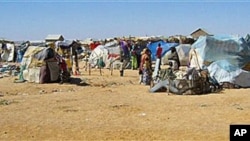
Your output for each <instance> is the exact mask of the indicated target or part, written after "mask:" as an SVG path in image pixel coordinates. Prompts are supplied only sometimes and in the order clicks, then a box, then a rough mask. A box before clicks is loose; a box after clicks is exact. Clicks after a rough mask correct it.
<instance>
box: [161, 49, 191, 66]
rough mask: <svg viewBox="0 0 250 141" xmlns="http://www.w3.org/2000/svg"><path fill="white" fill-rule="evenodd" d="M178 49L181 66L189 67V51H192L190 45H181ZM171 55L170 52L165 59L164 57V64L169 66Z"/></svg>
mask: <svg viewBox="0 0 250 141" xmlns="http://www.w3.org/2000/svg"><path fill="white" fill-rule="evenodd" d="M175 48H176V51H177V53H178V56H179V59H180V63H181V66H187V65H188V59H189V51H190V49H191V45H190V44H180V45H178V46H177V47H175ZM170 54H171V51H168V52H167V53H166V54H165V55H164V56H163V57H162V64H164V65H165V64H168V58H169V56H170Z"/></svg>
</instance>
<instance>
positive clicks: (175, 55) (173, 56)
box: [168, 47, 181, 70]
mask: <svg viewBox="0 0 250 141" xmlns="http://www.w3.org/2000/svg"><path fill="white" fill-rule="evenodd" d="M168 60H169V61H171V60H173V61H175V62H176V63H177V66H176V67H175V65H174V64H173V67H174V69H176V70H179V67H180V66H181V63H180V59H179V55H178V53H177V51H176V48H175V47H172V48H171V54H170V56H169V58H168Z"/></svg>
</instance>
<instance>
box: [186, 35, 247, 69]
mask: <svg viewBox="0 0 250 141" xmlns="http://www.w3.org/2000/svg"><path fill="white" fill-rule="evenodd" d="M192 48H193V49H194V51H195V53H191V60H190V66H191V67H197V68H198V67H199V66H200V67H201V68H206V67H207V66H208V65H209V64H211V63H212V62H214V61H218V60H227V61H228V62H229V63H230V64H232V65H233V66H236V67H237V68H242V67H244V65H246V64H247V63H248V62H250V47H249V46H248V44H247V43H246V41H245V40H244V38H242V37H237V36H201V37H200V38H199V39H198V40H197V41H196V42H195V43H194V44H193V45H192ZM198 65H199V66H198Z"/></svg>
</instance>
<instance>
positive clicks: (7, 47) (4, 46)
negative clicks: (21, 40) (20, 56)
mask: <svg viewBox="0 0 250 141" xmlns="http://www.w3.org/2000/svg"><path fill="white" fill-rule="evenodd" d="M0 44H1V46H0V55H1V56H0V60H2V61H7V62H13V61H15V44H14V43H10V42H8V43H0Z"/></svg>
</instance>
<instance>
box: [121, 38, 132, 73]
mask: <svg viewBox="0 0 250 141" xmlns="http://www.w3.org/2000/svg"><path fill="white" fill-rule="evenodd" d="M129 56H130V55H129V49H128V45H127V42H126V41H120V61H121V62H122V66H121V68H120V76H123V74H124V69H125V68H126V66H127V65H128V64H129V62H130V60H129V59H130V57H129Z"/></svg>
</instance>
